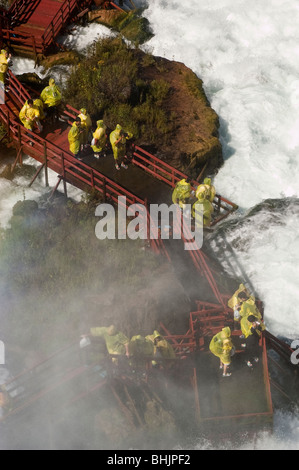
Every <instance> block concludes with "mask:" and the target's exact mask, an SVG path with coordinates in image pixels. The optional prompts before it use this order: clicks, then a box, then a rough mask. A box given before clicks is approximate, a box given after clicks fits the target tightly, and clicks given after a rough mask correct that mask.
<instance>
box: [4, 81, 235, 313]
mask: <svg viewBox="0 0 299 470" xmlns="http://www.w3.org/2000/svg"><path fill="white" fill-rule="evenodd" d="M29 97H30V95H29V93H28V92H27V90H26V89H25V88H24V87H23V86H22V85H21V83H20V82H19V81H18V80H17V79H16V77H15V76H14V75H13V74H12V73H11V72H9V92H8V93H7V94H6V97H5V104H4V105H1V106H0V120H1V121H2V123H3V124H4V126H5V127H6V129H7V136H8V139H9V141H10V142H11V145H13V146H14V147H15V148H16V149H17V158H16V161H15V164H14V166H15V165H16V164H17V163H22V155H23V154H26V155H29V156H31V157H32V158H34V159H35V160H37V161H39V162H40V163H41V167H40V168H39V170H38V172H40V171H41V170H42V169H44V170H45V175H46V184H47V170H48V168H49V169H51V170H53V171H54V172H56V173H57V174H58V182H57V185H56V187H55V188H54V190H56V189H57V187H58V185H59V184H60V183H61V182H63V183H64V188H65V192H66V183H69V184H72V185H74V186H76V187H77V188H79V189H82V190H83V191H86V192H90V191H96V192H98V193H100V194H101V195H102V198H103V199H104V200H108V201H111V202H112V203H118V197H119V196H125V197H126V207H129V206H130V205H132V204H141V205H142V206H143V207H146V208H147V214H148V220H147V230H148V233H147V239H148V240H149V241H150V243H151V246H152V248H153V249H154V250H155V251H157V252H161V253H163V254H164V255H165V256H166V257H167V258H168V260H171V256H170V254H169V252H168V250H169V248H166V246H165V243H163V242H162V240H161V239H160V238H157V237H154V236H151V235H152V232H151V227H152V225H153V221H152V218H151V215H150V204H159V203H161V199H162V201H163V202H164V203H166V204H167V203H169V204H172V201H171V193H172V188H174V186H175V185H176V183H177V181H179V180H180V179H182V178H186V177H187V176H186V175H185V174H184V173H182V172H181V171H179V170H177V169H176V168H174V167H172V166H171V165H169V164H167V163H165V162H163V161H162V160H160V159H159V158H157V157H155V156H154V155H151V154H150V153H148V152H146V151H145V150H143V149H142V148H140V147H137V146H133V155H132V158H131V160H130V169H129V170H128V171H124V170H122V171H120V172H118V171H117V170H116V169H115V167H114V163H113V158H112V155H111V156H110V157H108V158H106V159H105V158H102V159H100V160H98V159H95V158H94V156H93V153H92V154H89V155H87V156H86V157H85V158H83V161H78V160H77V159H76V158H74V156H73V155H72V154H71V153H70V152H69V150H68V138H67V134H68V131H69V126H70V123H71V122H72V121H73V119H74V117H76V116H77V115H78V111H76V110H74V109H73V108H71V107H70V106H68V105H66V108H65V110H64V111H63V113H62V114H61V118H62V119H63V121H62V122H61V123H60V125H59V126H58V127H55V128H53V127H48V126H47V124H46V125H45V127H44V131H43V134H37V133H35V132H29V131H27V130H26V129H25V128H24V127H23V125H21V123H20V121H19V118H18V115H19V110H20V109H21V107H22V105H23V103H24V102H25V101H26V100H27V99H28V98H29ZM70 118H71V121H70ZM193 184H194V185H196V186H197V184H198V183H197V182H196V181H194V182H193ZM132 188H133V189H132ZM54 190H53V192H54ZM214 206H215V219H214V221H213V223H214V224H216V223H217V222H219V221H220V220H222V219H223V218H225V217H227V216H228V215H229V214H231V213H232V212H233V211H235V210H236V208H237V206H236V205H235V204H233V203H232V202H230V201H228V200H226V199H225V198H223V197H222V196H220V195H216V197H215V200H214ZM173 230H174V231H175V230H176V232H177V233H180V236H179V237H178V238H180V240H183V242H184V243H186V242H187V240H188V241H189V240H191V241H192V240H193V236H192V235H191V234H190V236H189V234H187V235H186V233H182V224H180V225H179V224H174V226H173ZM186 238H187V240H186ZM187 253H188V255H189V256H191V259H192V263H193V265H194V266H195V268H196V270H197V271H198V272H199V273H200V274H201V275H203V276H204V277H205V279H206V280H207V281H208V285H209V286H210V288H211V290H212V292H213V294H214V296H215V298H216V300H217V301H218V302H219V303H220V305H224V301H223V297H222V295H221V293H220V291H219V289H218V286H217V283H216V282H215V279H214V276H213V273H212V272H211V269H210V267H209V265H208V263H207V257H206V256H205V254H204V253H203V252H202V250H194V251H192V250H190V251H188V252H187Z"/></svg>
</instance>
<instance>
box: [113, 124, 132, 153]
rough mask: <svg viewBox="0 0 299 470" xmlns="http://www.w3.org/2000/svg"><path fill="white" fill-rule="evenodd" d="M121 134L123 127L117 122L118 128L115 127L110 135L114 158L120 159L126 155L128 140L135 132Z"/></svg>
mask: <svg viewBox="0 0 299 470" xmlns="http://www.w3.org/2000/svg"><path fill="white" fill-rule="evenodd" d="M121 134H122V127H121V126H120V125H119V124H117V126H116V128H115V129H114V131H112V132H111V133H110V136H109V138H110V143H111V147H112V151H113V157H114V160H118V159H121V158H123V157H125V155H126V151H127V149H126V144H127V140H129V139H131V138H132V137H133V134H132V133H131V132H128V133H127V134H128V135H127V136H124V135H121Z"/></svg>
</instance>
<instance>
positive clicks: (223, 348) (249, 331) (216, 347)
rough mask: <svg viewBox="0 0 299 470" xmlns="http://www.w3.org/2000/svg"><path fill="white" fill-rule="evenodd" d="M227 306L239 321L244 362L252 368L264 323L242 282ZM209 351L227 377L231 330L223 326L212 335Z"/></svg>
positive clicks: (230, 354) (256, 360) (231, 347)
mask: <svg viewBox="0 0 299 470" xmlns="http://www.w3.org/2000/svg"><path fill="white" fill-rule="evenodd" d="M228 306H229V307H230V308H231V309H232V310H233V311H234V321H235V322H240V328H241V332H242V335H241V336H240V338H241V339H243V340H244V343H242V344H241V347H242V348H244V351H245V362H246V364H247V365H248V367H250V368H252V367H253V363H254V362H258V360H259V358H258V354H257V345H258V340H259V338H260V336H261V333H262V331H263V330H265V325H264V323H263V320H262V315H261V313H260V311H259V310H258V308H257V306H256V301H255V297H254V296H253V295H251V294H250V292H249V291H248V289H247V288H246V287H245V285H244V284H240V286H239V288H238V289H237V290H236V292H235V293H234V295H233V296H232V297H231V298H230V299H229V301H228ZM209 347H210V351H211V352H212V353H213V354H214V355H215V356H217V357H219V359H220V368H221V369H223V376H224V377H229V376H230V375H231V373H230V372H228V370H227V369H228V367H229V365H230V364H231V357H232V355H233V352H234V345H233V342H232V339H231V330H230V328H229V327H224V328H222V330H221V331H220V332H219V333H217V334H216V335H214V336H213V338H212V340H211V342H210V346H209Z"/></svg>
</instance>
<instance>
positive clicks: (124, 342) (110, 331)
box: [90, 325, 130, 363]
mask: <svg viewBox="0 0 299 470" xmlns="http://www.w3.org/2000/svg"><path fill="white" fill-rule="evenodd" d="M90 334H91V336H95V337H99V336H100V337H102V338H104V340H105V343H106V348H107V351H108V353H109V354H112V355H113V356H114V355H119V356H124V355H126V356H128V357H129V356H130V351H129V343H130V341H129V338H128V337H127V336H126V335H124V334H123V333H122V332H120V331H117V329H116V327H115V326H114V325H110V326H108V327H105V326H103V327H94V328H90ZM112 361H113V362H116V363H117V358H115V357H113V358H112Z"/></svg>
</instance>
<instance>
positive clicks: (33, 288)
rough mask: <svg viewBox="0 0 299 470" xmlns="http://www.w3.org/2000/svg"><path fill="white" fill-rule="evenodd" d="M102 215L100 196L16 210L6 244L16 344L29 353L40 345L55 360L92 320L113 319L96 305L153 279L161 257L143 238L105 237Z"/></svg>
mask: <svg viewBox="0 0 299 470" xmlns="http://www.w3.org/2000/svg"><path fill="white" fill-rule="evenodd" d="M62 200H64V198H62ZM94 212H95V204H94V201H92V198H91V201H88V202H81V203H79V204H78V203H73V202H71V201H69V202H68V203H67V204H65V203H64V202H62V203H60V202H59V203H58V204H57V203H56V204H55V205H54V207H53V206H51V207H50V208H48V209H45V210H39V209H37V204H36V203H35V202H34V201H22V202H19V203H17V204H16V205H15V207H14V215H13V217H12V219H11V228H10V229H7V230H5V231H2V233H1V238H2V240H1V244H0V277H1V279H2V282H1V289H2V305H3V306H5V320H4V321H3V322H2V333H3V331H4V332H5V336H6V337H7V342H8V343H12V344H17V345H18V347H20V348H24V349H28V347H29V348H30V345H31V347H32V345H33V344H34V349H35V350H39V351H43V352H44V353H45V354H49V353H51V352H53V351H55V350H57V349H59V348H60V347H61V346H62V345H63V344H65V342H66V344H68V343H69V341H72V340H74V338H75V340H76V339H77V338H79V335H80V334H82V333H84V332H85V330H86V328H89V327H90V326H91V323H90V322H92V321H99V323H100V324H101V321H113V320H112V318H113V316H112V313H113V312H112V311H111V310H110V312H109V315H108V316H107V312H106V310H107V307H106V308H105V307H103V305H101V302H100V301H99V302H93V301H92V300H90V299H93V298H98V297H100V296H101V295H102V296H103V298H105V299H106V298H107V297H109V294H108V292H109V291H110V292H111V290H112V292H113V295H115V296H116V297H117V295H118V293H119V292H120V291H121V292H124V291H125V292H126V295H129V296H132V298H134V296H136V295H137V292H138V289H140V288H141V287H143V286H144V284H145V283H146V282H149V281H150V280H151V279H152V278H153V276H154V271H155V269H156V268H157V267H158V266H159V265H160V261H159V258H157V257H156V256H154V255H153V254H152V253H151V252H150V251H147V250H144V242H143V241H141V240H136V241H131V240H99V239H97V237H96V235H95V225H96V223H97V222H98V220H99V219H98V218H97V217H95V215H94ZM145 272H146V279H145V278H144V273H145ZM122 310H123V308H122ZM99 315H100V317H99ZM118 315H119V313H118ZM135 325H136V323H135Z"/></svg>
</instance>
